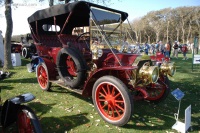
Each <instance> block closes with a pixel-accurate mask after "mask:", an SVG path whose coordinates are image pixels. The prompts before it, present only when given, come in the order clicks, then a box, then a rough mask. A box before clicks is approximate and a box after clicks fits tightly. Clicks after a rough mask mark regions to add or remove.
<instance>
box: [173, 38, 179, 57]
mask: <svg viewBox="0 0 200 133" xmlns="http://www.w3.org/2000/svg"><path fill="white" fill-rule="evenodd" d="M173 48H174V52H173V56H172V57H174V56H175V57H176V59H177V58H178V43H177V41H175V43H174V46H173Z"/></svg>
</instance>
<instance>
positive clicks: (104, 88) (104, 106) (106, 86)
mask: <svg viewBox="0 0 200 133" xmlns="http://www.w3.org/2000/svg"><path fill="white" fill-rule="evenodd" d="M92 99H93V103H94V106H95V108H96V109H97V111H98V113H99V115H100V116H101V117H102V118H103V119H104V120H105V121H106V122H108V123H110V124H113V125H116V126H123V125H125V124H126V123H127V122H128V121H129V119H130V117H131V114H132V110H133V100H132V98H131V95H130V92H129V91H128V88H127V87H126V85H125V84H124V83H123V82H122V81H121V80H120V79H118V78H116V77H113V76H103V77H101V78H99V79H98V80H97V81H96V82H95V84H94V86H93V91H92Z"/></svg>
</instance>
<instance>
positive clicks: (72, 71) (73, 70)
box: [66, 56, 77, 77]
mask: <svg viewBox="0 0 200 133" xmlns="http://www.w3.org/2000/svg"><path fill="white" fill-rule="evenodd" d="M66 64H67V69H68V72H69V74H70V75H71V76H74V77H76V76H77V68H76V64H75V63H74V61H73V59H72V58H71V56H68V57H67V60H66Z"/></svg>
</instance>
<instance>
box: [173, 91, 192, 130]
mask: <svg viewBox="0 0 200 133" xmlns="http://www.w3.org/2000/svg"><path fill="white" fill-rule="evenodd" d="M172 95H173V96H174V97H175V98H176V99H177V100H178V101H179V106H178V112H177V113H175V114H174V116H175V119H176V123H175V124H174V125H173V126H172V129H175V130H177V131H178V132H181V133H186V131H187V130H188V129H189V127H190V126H191V105H190V106H188V107H187V108H186V109H185V123H183V122H181V121H179V120H178V117H179V111H180V106H181V99H182V98H183V97H184V95H185V94H184V93H183V92H182V91H181V90H180V89H179V88H177V89H176V90H174V91H173V92H172Z"/></svg>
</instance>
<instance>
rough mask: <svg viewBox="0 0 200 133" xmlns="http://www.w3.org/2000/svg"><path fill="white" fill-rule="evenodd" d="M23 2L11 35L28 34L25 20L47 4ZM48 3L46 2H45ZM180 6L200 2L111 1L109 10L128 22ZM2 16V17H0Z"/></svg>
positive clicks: (1, 25) (1, 24) (2, 25)
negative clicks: (116, 12)
mask: <svg viewBox="0 0 200 133" xmlns="http://www.w3.org/2000/svg"><path fill="white" fill-rule="evenodd" d="M23 1H24V0H17V2H18V3H15V4H17V5H18V8H16V9H13V12H12V15H13V35H18V34H25V33H28V32H30V30H29V26H28V23H27V18H28V17H29V16H30V15H31V14H32V13H34V12H35V11H36V10H39V9H43V8H46V7H48V3H43V4H41V3H36V2H35V1H36V0H30V1H31V2H30V3H29V4H28V5H26V4H24V3H23ZM46 1H48V0H46ZM14 2H16V0H14ZM180 6H200V0H111V4H110V5H109V7H110V8H114V9H118V10H121V11H125V12H127V13H128V14H129V21H132V20H133V19H134V18H138V17H142V16H144V15H146V14H147V13H148V12H149V11H155V10H160V9H163V8H168V7H171V8H176V7H180ZM4 10H5V9H4V7H2V6H1V7H0V14H1V15H0V30H2V32H3V36H4V35H5V30H6V21H5V17H4ZM2 14H3V15H2Z"/></svg>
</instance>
